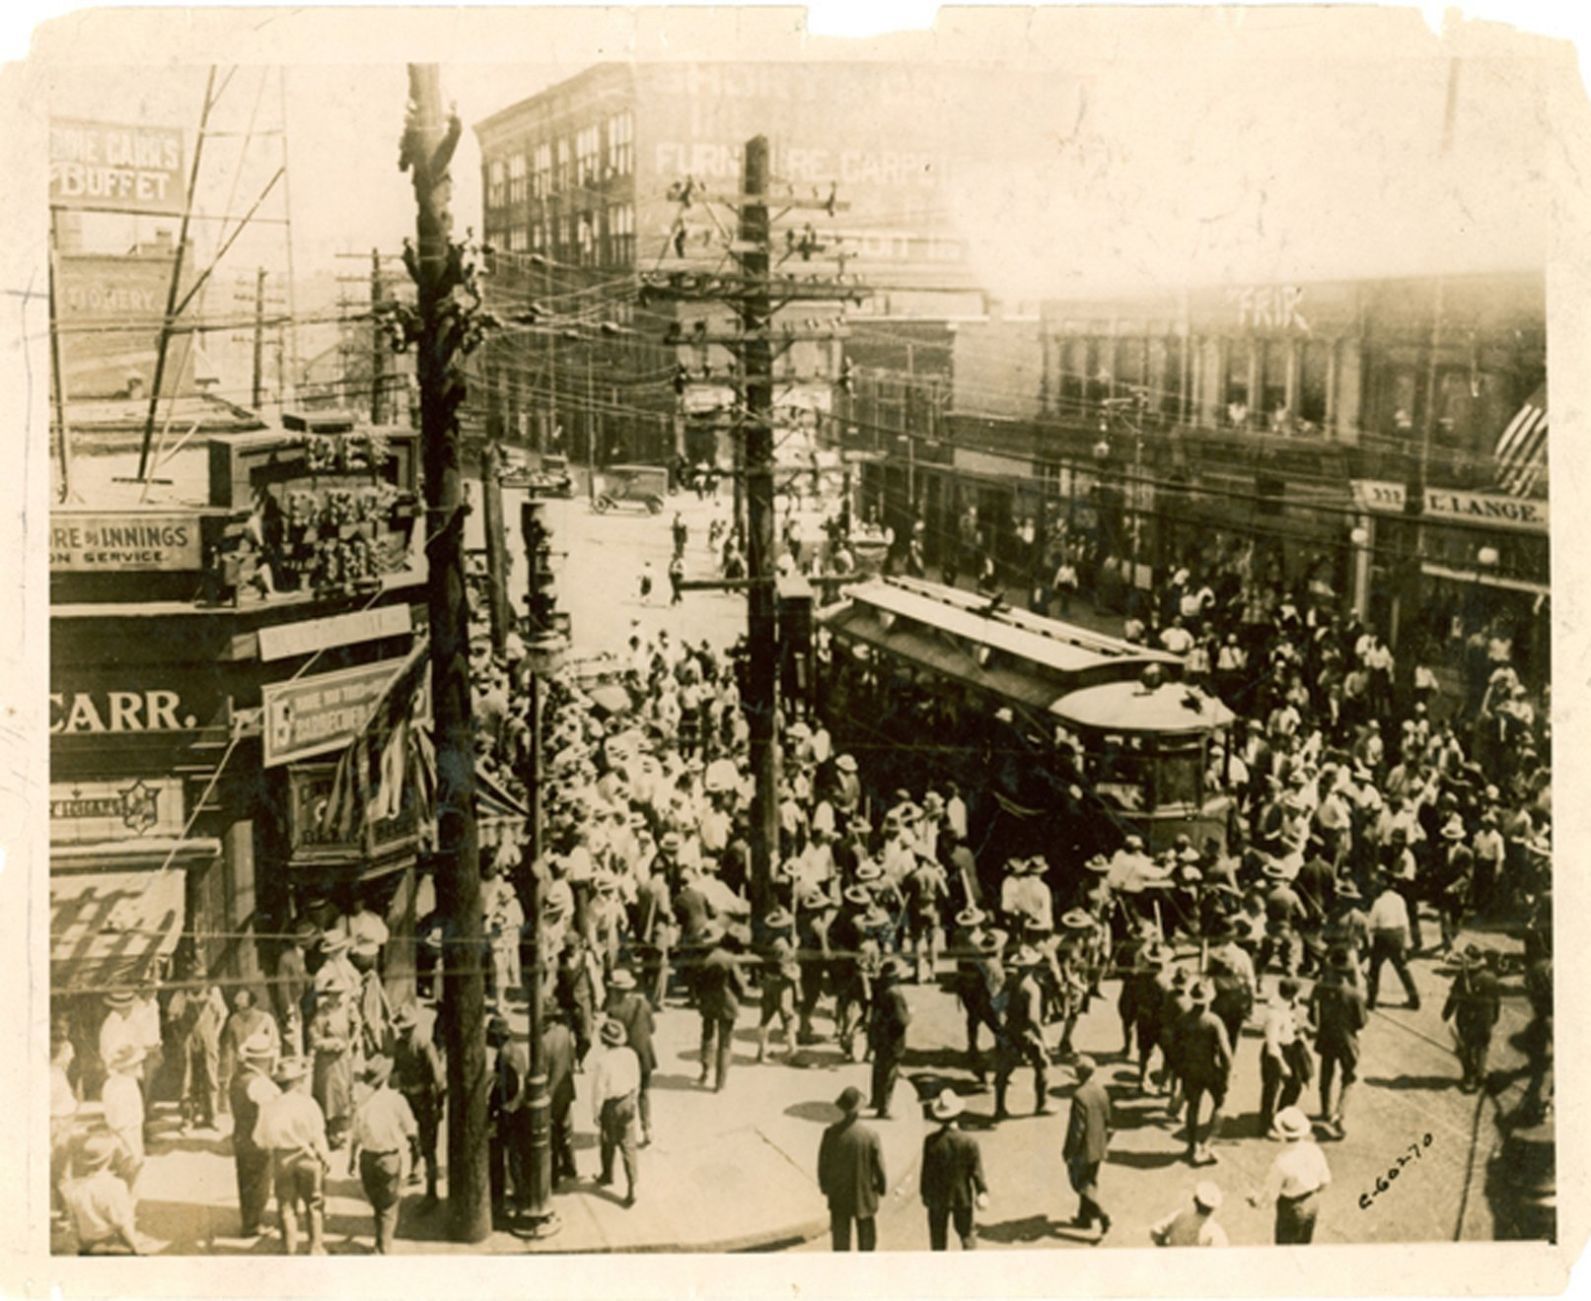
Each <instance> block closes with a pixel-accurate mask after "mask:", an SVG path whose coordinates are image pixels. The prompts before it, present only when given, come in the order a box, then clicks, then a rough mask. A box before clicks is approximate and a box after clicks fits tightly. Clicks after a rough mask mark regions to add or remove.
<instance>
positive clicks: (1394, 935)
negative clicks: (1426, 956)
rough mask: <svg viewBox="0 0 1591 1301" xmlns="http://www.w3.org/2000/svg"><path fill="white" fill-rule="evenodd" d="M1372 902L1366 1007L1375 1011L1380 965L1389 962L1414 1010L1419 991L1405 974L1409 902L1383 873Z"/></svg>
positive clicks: (1394, 883)
mask: <svg viewBox="0 0 1591 1301" xmlns="http://www.w3.org/2000/svg"><path fill="white" fill-rule="evenodd" d="M1376 882H1377V883H1376V891H1377V893H1376V897H1375V902H1374V903H1372V904H1371V905H1370V915H1369V918H1368V922H1369V927H1370V999H1369V1002H1368V1004H1367V1006H1368V1007H1369V1008H1370V1010H1371V1011H1374V1010H1375V1006H1376V1001H1377V1000H1376V996H1377V995H1378V994H1379V993H1380V992H1381V967H1382V964H1383V963H1387V962H1390V963H1391V964H1392V969H1393V970H1394V971H1396V972H1397V973H1398V979H1400V980H1401V981H1402V982H1403V991H1404V993H1405V994H1407V995H1408V999H1409V1008H1410V1010H1411V1011H1418V1010H1419V1007H1420V991H1419V989H1418V988H1416V986H1415V984H1414V977H1413V976H1412V975H1410V974H1409V961H1408V953H1409V905H1408V901H1407V900H1406V899H1405V898H1404V896H1403V893H1402V892H1401V891H1400V890H1399V889H1398V882H1397V880H1396V879H1394V878H1393V877H1392V876H1391V875H1390V874H1388V873H1386V872H1382V873H1380V874H1379V875H1378V876H1377V878H1376Z"/></svg>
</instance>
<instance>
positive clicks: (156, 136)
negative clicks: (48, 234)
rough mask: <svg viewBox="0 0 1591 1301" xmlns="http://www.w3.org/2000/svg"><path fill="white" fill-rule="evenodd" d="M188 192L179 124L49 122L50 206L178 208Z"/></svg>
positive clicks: (145, 209)
mask: <svg viewBox="0 0 1591 1301" xmlns="http://www.w3.org/2000/svg"><path fill="white" fill-rule="evenodd" d="M186 196H187V187H186V184H185V181H184V177H183V174H182V131H181V130H180V129H179V128H177V127H162V126H133V125H124V124H119V123H115V122H85V121H82V120H80V119H76V118H56V119H55V120H53V121H52V122H51V123H50V203H51V205H52V206H54V207H59V208H110V209H119V210H133V211H138V212H164V213H178V212H181V211H182V210H183V207H184V206H185V200H186Z"/></svg>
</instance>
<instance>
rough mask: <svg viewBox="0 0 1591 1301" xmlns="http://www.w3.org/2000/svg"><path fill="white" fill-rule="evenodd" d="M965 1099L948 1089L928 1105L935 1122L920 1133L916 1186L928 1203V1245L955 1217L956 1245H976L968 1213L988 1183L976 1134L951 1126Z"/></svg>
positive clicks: (940, 1241)
mask: <svg viewBox="0 0 1591 1301" xmlns="http://www.w3.org/2000/svg"><path fill="white" fill-rule="evenodd" d="M965 1107H966V1104H965V1103H964V1102H962V1100H961V1099H960V1098H959V1097H958V1096H957V1095H956V1094H955V1093H954V1092H952V1091H951V1090H950V1089H946V1090H945V1091H944V1092H943V1093H941V1094H940V1095H939V1097H938V1098H936V1099H935V1100H934V1105H933V1107H932V1108H931V1110H932V1114H933V1118H934V1119H935V1120H937V1121H938V1122H939V1128H938V1129H936V1130H935V1131H934V1132H933V1133H932V1134H930V1135H928V1137H927V1138H925V1139H923V1163H922V1175H921V1178H920V1179H919V1180H918V1191H919V1193H920V1194H921V1195H922V1199H923V1205H924V1206H926V1207H927V1208H928V1242H929V1245H930V1246H931V1248H932V1249H933V1250H934V1251H944V1250H945V1249H946V1248H947V1247H948V1245H949V1234H948V1233H947V1232H946V1230H947V1229H948V1228H949V1226H950V1220H951V1219H952V1218H954V1219H955V1222H956V1236H957V1237H959V1238H960V1239H961V1246H962V1249H963V1250H965V1251H971V1250H972V1249H973V1248H975V1247H976V1246H977V1245H978V1226H977V1225H976V1224H975V1223H974V1222H973V1218H972V1213H973V1209H974V1208H975V1207H976V1208H977V1209H979V1210H981V1209H982V1208H983V1207H985V1206H987V1205H988V1204H989V1186H988V1184H987V1183H985V1182H984V1178H983V1153H982V1151H981V1150H980V1149H979V1147H978V1140H977V1139H975V1138H974V1137H973V1136H972V1135H971V1134H964V1133H962V1132H961V1130H959V1129H957V1128H956V1117H957V1116H959V1115H960V1114H961V1113H962V1111H963V1110H964V1109H965Z"/></svg>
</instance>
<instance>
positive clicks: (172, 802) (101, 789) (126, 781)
mask: <svg viewBox="0 0 1591 1301" xmlns="http://www.w3.org/2000/svg"><path fill="white" fill-rule="evenodd" d="M184 814H185V810H184V808H183V798H182V782H181V780H180V779H178V778H174V777H159V778H146V777H133V778H123V779H121V780H117V781H79V782H51V783H50V840H51V842H52V843H54V844H67V845H83V844H97V843H100V842H102V841H109V840H129V839H136V838H139V837H150V836H153V837H166V836H180V835H182V831H183V819H184Z"/></svg>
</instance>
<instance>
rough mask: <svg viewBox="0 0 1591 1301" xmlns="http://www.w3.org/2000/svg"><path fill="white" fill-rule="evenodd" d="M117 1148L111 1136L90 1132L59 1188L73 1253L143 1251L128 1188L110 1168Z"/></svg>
mask: <svg viewBox="0 0 1591 1301" xmlns="http://www.w3.org/2000/svg"><path fill="white" fill-rule="evenodd" d="M117 1152H118V1145H117V1142H116V1139H115V1137H114V1136H112V1135H110V1134H91V1135H90V1136H89V1137H88V1138H87V1139H86V1140H84V1143H83V1147H82V1150H81V1151H80V1152H79V1153H78V1157H77V1161H76V1163H75V1168H74V1170H73V1177H72V1178H71V1179H69V1180H67V1182H66V1184H65V1186H64V1187H63V1189H62V1197H63V1199H64V1200H65V1203H66V1212H67V1217H68V1218H69V1219H70V1221H71V1224H72V1228H73V1230H74V1232H75V1233H76V1236H77V1254H78V1255H80V1256H100V1255H117V1254H123V1253H126V1254H129V1255H133V1256H140V1255H143V1254H144V1250H145V1246H146V1243H145V1240H144V1238H143V1235H142V1234H140V1233H139V1232H138V1226H137V1215H136V1206H135V1203H134V1201H133V1195H132V1190H131V1189H129V1188H128V1186H127V1183H126V1181H125V1180H124V1179H122V1177H121V1176H120V1175H119V1174H117V1173H116V1172H115V1171H114V1170H113V1169H112V1168H111V1166H112V1164H113V1163H114V1162H115V1160H116V1157H117Z"/></svg>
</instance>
